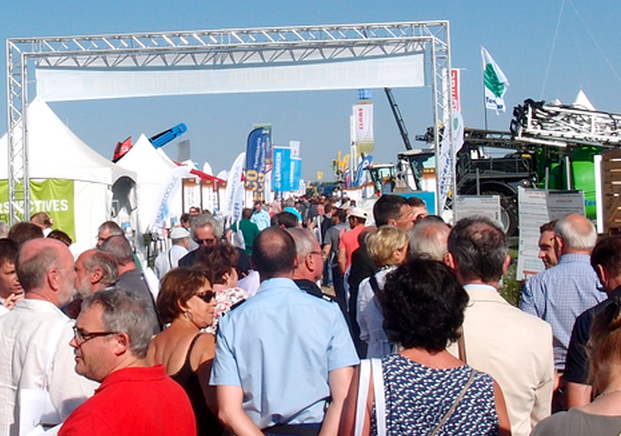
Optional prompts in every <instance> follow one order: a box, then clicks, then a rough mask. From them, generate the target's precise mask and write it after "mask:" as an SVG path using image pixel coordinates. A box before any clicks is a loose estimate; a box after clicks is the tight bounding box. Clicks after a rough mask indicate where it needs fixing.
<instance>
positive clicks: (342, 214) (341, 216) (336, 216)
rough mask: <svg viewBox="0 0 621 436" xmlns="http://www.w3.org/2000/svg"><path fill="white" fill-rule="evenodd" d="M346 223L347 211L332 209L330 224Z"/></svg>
mask: <svg viewBox="0 0 621 436" xmlns="http://www.w3.org/2000/svg"><path fill="white" fill-rule="evenodd" d="M345 221H347V211H346V210H345V209H340V208H339V209H334V210H333V212H332V222H333V223H334V224H340V223H344V222H345Z"/></svg>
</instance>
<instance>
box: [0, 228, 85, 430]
mask: <svg viewBox="0 0 621 436" xmlns="http://www.w3.org/2000/svg"><path fill="white" fill-rule="evenodd" d="M15 266H16V269H17V275H18V277H19V281H20V283H21V285H22V287H23V289H24V294H25V297H24V298H23V299H21V300H19V301H18V302H17V303H16V305H15V309H14V310H13V311H12V312H10V313H8V314H6V315H4V316H3V317H2V318H0V367H2V368H11V371H8V370H7V371H2V372H0V404H2V407H1V408H0V434H3V435H17V434H26V433H27V432H28V428H21V429H20V425H19V422H16V418H19V417H20V415H22V414H24V413H26V412H32V411H33V410H34V409H33V408H32V404H27V403H23V404H22V401H23V397H24V396H25V395H24V391H25V390H32V391H37V392H41V391H43V392H47V393H49V404H50V406H51V407H52V409H53V413H50V414H48V415H47V416H44V417H40V418H42V420H41V421H39V420H37V422H44V423H46V424H58V423H60V422H62V421H63V420H64V419H66V418H67V417H68V416H69V415H70V414H71V412H73V410H74V409H75V408H76V407H77V406H79V405H80V404H81V403H82V402H84V401H85V400H86V398H87V397H89V396H90V395H91V394H92V392H93V389H94V387H95V386H96V384H93V383H92V382H90V381H88V380H86V379H85V378H84V377H82V376H79V375H78V374H76V373H75V371H74V370H73V367H74V356H73V350H72V348H71V347H70V346H69V341H70V340H71V338H72V337H73V331H72V325H73V324H72V323H71V322H70V320H69V318H67V316H66V315H65V314H63V313H62V312H61V311H60V308H61V307H63V306H64V305H66V304H67V303H68V302H69V301H71V298H72V294H73V289H74V287H73V285H74V280H75V270H74V264H73V256H72V255H71V252H70V251H69V249H68V248H67V246H66V245H65V244H63V243H62V242H60V241H58V240H55V239H48V238H40V239H34V240H31V241H29V242H26V243H25V244H24V246H23V247H22V249H21V251H20V252H19V255H18V258H17V262H16V265H15ZM46 362H49V363H46ZM44 374H47V376H46V377H45V376H44ZM44 379H45V380H46V381H47V385H46V387H45V389H44V386H43V385H42V383H43V380H44ZM24 421H26V420H24ZM29 421H30V420H29ZM29 424H31V421H30V422H29Z"/></svg>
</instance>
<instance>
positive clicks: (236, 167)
mask: <svg viewBox="0 0 621 436" xmlns="http://www.w3.org/2000/svg"><path fill="white" fill-rule="evenodd" d="M245 160H246V153H240V154H239V156H237V159H235V162H233V166H232V167H231V171H229V177H228V179H227V180H226V190H225V193H224V205H223V207H222V214H223V215H224V216H225V217H229V218H230V217H232V216H233V213H234V211H235V210H237V209H239V210H240V211H241V207H242V206H241V205H238V204H236V201H237V200H238V197H237V196H236V191H237V188H238V186H239V185H242V186H243V183H242V173H243V171H244V162H245Z"/></svg>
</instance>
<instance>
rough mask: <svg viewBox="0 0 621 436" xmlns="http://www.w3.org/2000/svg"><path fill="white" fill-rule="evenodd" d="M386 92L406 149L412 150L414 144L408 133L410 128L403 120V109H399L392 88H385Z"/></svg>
mask: <svg viewBox="0 0 621 436" xmlns="http://www.w3.org/2000/svg"><path fill="white" fill-rule="evenodd" d="M384 92H385V93H386V97H387V98H388V103H389V104H390V109H392V114H393V115H394V116H395V121H396V122H397V127H398V128H399V133H401V138H403V143H404V145H405V149H406V150H412V144H411V143H410V136H409V135H408V129H407V128H406V127H405V121H403V117H402V116H401V111H400V110H399V106H397V102H396V101H395V97H394V96H393V95H392V89H390V88H384Z"/></svg>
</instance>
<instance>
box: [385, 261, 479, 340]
mask: <svg viewBox="0 0 621 436" xmlns="http://www.w3.org/2000/svg"><path fill="white" fill-rule="evenodd" d="M378 299H379V301H380V303H381V305H382V309H383V313H384V330H386V334H387V335H388V338H389V339H390V340H391V341H393V342H397V343H399V344H401V345H402V346H403V347H404V348H423V349H425V350H427V351H435V352H439V351H442V350H444V349H445V348H446V346H447V345H448V344H449V343H451V342H455V341H456V340H457V339H459V336H460V335H461V329H460V328H461V325H462V323H463V321H464V309H465V308H466V305H467V304H468V294H467V293H466V291H465V290H464V288H462V286H461V285H460V284H459V283H458V282H457V278H456V277H455V274H454V273H453V271H452V270H451V269H450V268H448V267H447V266H446V265H444V264H443V263H441V262H438V261H435V260H428V259H419V258H415V259H412V260H410V261H408V262H406V263H405V264H403V265H401V266H400V267H399V268H397V269H396V270H395V271H393V272H392V273H390V274H388V276H387V278H386V283H385V285H384V289H383V291H381V292H379V293H378Z"/></svg>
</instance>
